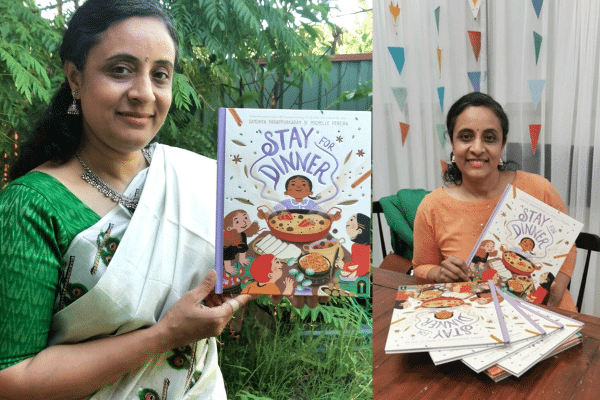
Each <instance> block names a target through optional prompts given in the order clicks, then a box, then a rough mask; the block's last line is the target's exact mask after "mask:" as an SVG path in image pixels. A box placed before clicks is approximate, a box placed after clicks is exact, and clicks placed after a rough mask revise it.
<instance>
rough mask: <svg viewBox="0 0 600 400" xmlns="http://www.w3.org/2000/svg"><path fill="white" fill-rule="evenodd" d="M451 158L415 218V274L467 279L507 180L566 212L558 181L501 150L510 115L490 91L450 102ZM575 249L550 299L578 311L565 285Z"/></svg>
mask: <svg viewBox="0 0 600 400" xmlns="http://www.w3.org/2000/svg"><path fill="white" fill-rule="evenodd" d="M446 127H447V129H448V135H449V136H450V143H451V145H452V162H451V163H450V164H449V166H448V169H447V171H446V172H445V174H444V180H445V182H446V184H445V185H444V186H442V187H440V188H438V189H436V190H434V191H433V192H431V193H430V194H428V195H427V196H425V198H424V199H423V201H422V202H421V204H420V205H419V208H418V211H417V215H416V218H415V224H414V243H415V249H414V257H413V265H414V268H415V275H417V276H420V277H424V278H428V279H430V280H433V281H435V282H457V281H468V280H469V278H470V274H471V271H470V270H469V268H468V266H467V265H466V264H465V260H466V259H467V258H468V256H469V253H470V251H471V249H472V248H473V247H474V246H475V244H476V242H477V239H478V238H479V236H480V234H481V232H482V231H483V228H484V226H485V224H486V223H487V221H488V219H489V218H490V216H491V214H492V212H493V210H494V207H495V205H496V203H497V202H498V200H499V199H500V197H501V195H502V193H503V192H504V189H505V188H506V186H507V185H508V184H512V185H513V186H515V187H517V188H519V189H521V190H523V191H524V192H526V193H529V194H530V195H532V196H534V197H536V198H538V199H540V200H542V201H544V202H545V203H546V204H549V205H551V206H553V207H554V208H556V209H558V210H560V211H561V212H563V213H566V207H565V204H564V202H563V201H562V199H561V197H560V195H559V194H558V192H557V191H556V189H555V188H554V186H553V185H552V184H551V183H550V182H549V181H548V180H547V179H545V178H543V177H541V176H539V175H535V174H530V173H527V172H523V171H514V170H510V169H509V168H507V167H506V165H505V163H504V162H503V161H502V158H501V157H502V154H503V152H504V149H505V146H506V140H507V135H508V117H507V116H506V114H505V113H504V110H503V109H502V106H500V104H498V103H497V102H496V101H495V100H494V99H493V98H491V97H490V96H488V95H486V94H483V93H479V92H473V93H469V94H467V95H465V96H463V97H461V98H460V99H459V100H458V101H456V103H454V104H453V105H452V107H451V108H450V111H449V112H448V116H447V119H446ZM575 257H576V249H575V247H573V249H572V250H571V252H570V253H569V256H568V257H566V259H565V262H564V264H563V266H562V267H561V269H560V272H559V273H558V274H557V276H556V278H555V280H554V283H553V284H552V287H551V289H550V296H549V300H548V304H549V305H552V306H558V307H561V308H564V309H569V310H573V311H576V308H575V305H574V303H573V299H572V298H571V295H570V294H569V292H568V291H567V290H566V289H567V285H568V284H569V281H570V279H571V274H572V273H573V268H574V266H575Z"/></svg>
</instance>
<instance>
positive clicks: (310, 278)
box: [216, 108, 372, 297]
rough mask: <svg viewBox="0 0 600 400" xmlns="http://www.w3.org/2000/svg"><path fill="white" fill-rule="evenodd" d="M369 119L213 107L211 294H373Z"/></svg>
mask: <svg viewBox="0 0 600 400" xmlns="http://www.w3.org/2000/svg"><path fill="white" fill-rule="evenodd" d="M371 158H372V155H371V113H370V112H366V111H319V110H316V111H315V110H272V109H268V110H265V109H245V108H222V109H220V110H219V134H218V156H217V171H218V177H217V179H218V181H217V182H218V184H217V187H218V199H217V238H216V246H217V252H216V253H217V260H216V266H217V275H218V281H217V288H216V291H217V293H220V292H224V293H249V294H272V295H308V296H310V295H318V296H352V297H369V296H370V290H371V289H370V268H371V218H370V217H371Z"/></svg>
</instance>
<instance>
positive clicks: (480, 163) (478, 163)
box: [467, 160, 488, 167]
mask: <svg viewBox="0 0 600 400" xmlns="http://www.w3.org/2000/svg"><path fill="white" fill-rule="evenodd" d="M487 162H488V161H487V160H468V161H467V163H469V165H471V166H473V167H483V166H484V164H486V163H487Z"/></svg>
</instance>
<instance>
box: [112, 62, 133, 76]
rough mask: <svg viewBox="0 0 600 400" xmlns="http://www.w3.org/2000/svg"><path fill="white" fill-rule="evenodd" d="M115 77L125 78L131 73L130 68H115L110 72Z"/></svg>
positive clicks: (118, 66) (121, 66)
mask: <svg viewBox="0 0 600 400" xmlns="http://www.w3.org/2000/svg"><path fill="white" fill-rule="evenodd" d="M110 71H111V72H112V73H113V75H115V76H125V75H127V74H128V73H130V72H131V71H130V70H129V68H127V67H125V66H123V65H117V66H116V67H114V68H113V69H111V70H110Z"/></svg>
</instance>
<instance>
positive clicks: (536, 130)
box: [529, 124, 542, 154]
mask: <svg viewBox="0 0 600 400" xmlns="http://www.w3.org/2000/svg"><path fill="white" fill-rule="evenodd" d="M540 129H542V125H540V124H532V125H529V136H530V137H531V150H532V151H533V154H535V151H536V150H537V144H538V139H539V138H540Z"/></svg>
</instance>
